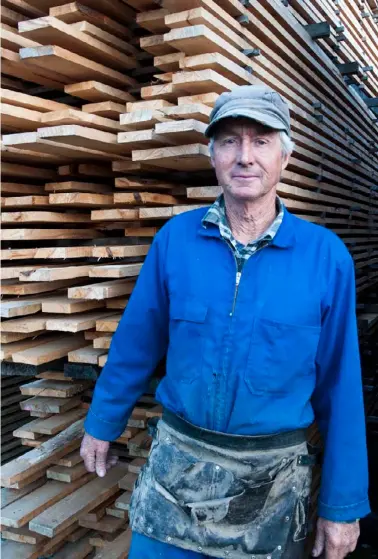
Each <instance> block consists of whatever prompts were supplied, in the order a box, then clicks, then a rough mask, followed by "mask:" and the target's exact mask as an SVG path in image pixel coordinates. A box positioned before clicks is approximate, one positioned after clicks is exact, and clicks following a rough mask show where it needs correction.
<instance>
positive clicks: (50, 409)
mask: <svg viewBox="0 0 378 559" xmlns="http://www.w3.org/2000/svg"><path fill="white" fill-rule="evenodd" d="M80 402H81V398H80V396H75V397H73V398H51V397H50V398H49V397H46V396H34V398H30V399H29V400H25V401H24V402H21V403H20V407H21V409H22V410H25V411H30V410H31V411H41V412H45V413H64V412H66V411H68V410H70V409H72V408H76V407H77V406H78V405H79V404H80Z"/></svg>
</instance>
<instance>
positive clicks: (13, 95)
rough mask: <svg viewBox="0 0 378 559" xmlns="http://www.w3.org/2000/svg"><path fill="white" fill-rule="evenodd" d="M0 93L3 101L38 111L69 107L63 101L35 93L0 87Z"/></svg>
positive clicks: (43, 111) (45, 111)
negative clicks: (59, 101) (52, 99)
mask: <svg viewBox="0 0 378 559" xmlns="http://www.w3.org/2000/svg"><path fill="white" fill-rule="evenodd" d="M0 94H1V98H2V101H4V102H5V103H9V104H10V105H15V106H16V107H22V108H24V109H30V110H33V111H39V112H40V113H47V112H49V111H62V110H65V109H69V108H70V107H69V105H65V104H64V103H57V102H56V101H50V100H49V99H43V98H42V97H37V96H35V95H28V94H27V93H19V92H17V91H12V90H10V89H6V88H1V89H0Z"/></svg>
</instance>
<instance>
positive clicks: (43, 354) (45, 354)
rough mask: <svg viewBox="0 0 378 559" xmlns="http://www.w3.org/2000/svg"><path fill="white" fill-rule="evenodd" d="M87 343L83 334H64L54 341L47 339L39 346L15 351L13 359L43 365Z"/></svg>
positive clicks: (17, 361)
mask: <svg viewBox="0 0 378 559" xmlns="http://www.w3.org/2000/svg"><path fill="white" fill-rule="evenodd" d="M85 344H86V341H85V340H84V338H82V337H81V336H77V335H76V336H63V337H60V338H59V339H54V340H53V341H46V343H44V344H41V345H39V346H38V347H34V348H30V349H26V350H24V351H19V352H17V353H14V354H13V361H14V363H25V364H27V365H42V364H43V363H50V362H51V361H55V360H56V359H60V358H61V357H65V356H66V355H68V353H69V352H70V351H73V350H74V349H78V348H79V347H83V346H84V345H85Z"/></svg>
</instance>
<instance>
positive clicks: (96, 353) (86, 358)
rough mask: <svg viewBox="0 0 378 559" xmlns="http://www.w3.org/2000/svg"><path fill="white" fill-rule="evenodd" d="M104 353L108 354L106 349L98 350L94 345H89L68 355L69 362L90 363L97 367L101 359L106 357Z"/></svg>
mask: <svg viewBox="0 0 378 559" xmlns="http://www.w3.org/2000/svg"><path fill="white" fill-rule="evenodd" d="M104 353H106V351H105V350H104V349H96V348H94V347H93V346H92V345H88V346H86V347H83V348H81V349H77V350H76V351H71V352H70V353H69V354H68V361H69V362H70V363H89V364H91V365H97V364H98V359H99V357H101V355H104Z"/></svg>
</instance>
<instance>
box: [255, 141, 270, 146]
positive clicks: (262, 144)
mask: <svg viewBox="0 0 378 559" xmlns="http://www.w3.org/2000/svg"><path fill="white" fill-rule="evenodd" d="M255 143H256V144H257V145H258V146H265V145H266V144H267V143H268V142H267V141H266V140H256V142H255Z"/></svg>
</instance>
